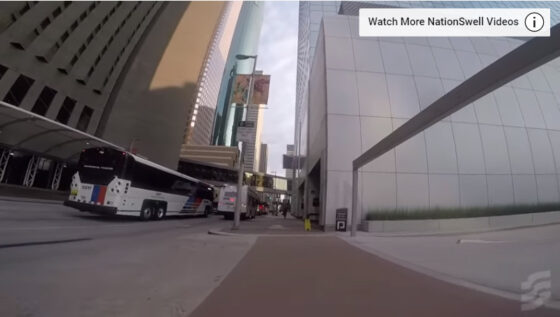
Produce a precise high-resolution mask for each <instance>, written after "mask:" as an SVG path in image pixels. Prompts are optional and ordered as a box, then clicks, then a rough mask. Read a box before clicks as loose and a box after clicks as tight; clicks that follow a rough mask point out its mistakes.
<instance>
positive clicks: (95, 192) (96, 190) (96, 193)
mask: <svg viewBox="0 0 560 317" xmlns="http://www.w3.org/2000/svg"><path fill="white" fill-rule="evenodd" d="M97 196H99V186H98V185H94V186H93V190H92V191H91V201H94V202H95V201H97Z"/></svg>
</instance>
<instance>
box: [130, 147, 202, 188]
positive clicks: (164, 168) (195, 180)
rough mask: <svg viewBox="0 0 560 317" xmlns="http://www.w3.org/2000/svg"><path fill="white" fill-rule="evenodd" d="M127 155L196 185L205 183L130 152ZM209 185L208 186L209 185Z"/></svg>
mask: <svg viewBox="0 0 560 317" xmlns="http://www.w3.org/2000/svg"><path fill="white" fill-rule="evenodd" d="M126 153H127V154H128V155H130V156H132V157H133V158H134V160H135V161H136V162H139V163H142V164H144V165H148V166H151V167H153V168H157V169H158V170H162V171H164V172H167V173H169V174H173V175H175V176H179V177H182V178H186V179H188V180H190V181H192V182H195V183H203V182H202V181H201V180H199V179H196V178H193V177H190V176H187V175H185V174H182V173H179V172H177V171H174V170H172V169H170V168H167V167H165V166H161V165H159V164H156V163H154V162H151V161H148V160H147V159H145V158H142V157H140V156H138V155H135V154H132V153H130V152H126ZM204 184H206V183H204ZM207 185H208V184H207ZM208 186H211V185H208Z"/></svg>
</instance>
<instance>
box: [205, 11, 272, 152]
mask: <svg viewBox="0 0 560 317" xmlns="http://www.w3.org/2000/svg"><path fill="white" fill-rule="evenodd" d="M264 5H265V3H264V2H253V1H245V2H243V6H242V8H241V12H240V13H239V18H238V21H237V25H236V27H235V33H234V35H233V40H232V43H231V47H230V50H229V54H228V58H227V61H226V65H225V68H224V74H223V78H222V82H221V85H220V93H219V95H218V102H217V106H216V114H215V117H214V128H213V129H214V130H213V134H212V144H214V145H226V146H236V145H237V139H236V137H235V134H236V132H237V124H238V122H239V121H241V120H243V119H244V118H245V117H246V114H247V111H246V108H244V107H233V106H232V104H231V103H230V102H229V101H230V99H229V98H230V91H231V83H232V80H233V78H234V77H233V75H234V74H250V73H251V71H252V70H253V68H254V63H255V59H253V58H247V59H243V60H238V59H237V55H246V56H254V55H256V54H257V51H258V44H259V38H260V34H261V27H262V22H263V13H264Z"/></svg>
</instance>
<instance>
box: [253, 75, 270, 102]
mask: <svg viewBox="0 0 560 317" xmlns="http://www.w3.org/2000/svg"><path fill="white" fill-rule="evenodd" d="M253 78H254V84H253V96H252V98H251V104H253V105H266V104H267V103H268V89H269V88H270V75H255V76H254V77H253Z"/></svg>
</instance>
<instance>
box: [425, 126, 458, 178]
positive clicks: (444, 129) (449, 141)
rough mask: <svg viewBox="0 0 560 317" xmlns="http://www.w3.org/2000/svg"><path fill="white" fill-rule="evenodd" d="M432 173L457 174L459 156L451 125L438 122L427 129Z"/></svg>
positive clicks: (429, 161)
mask: <svg viewBox="0 0 560 317" xmlns="http://www.w3.org/2000/svg"><path fill="white" fill-rule="evenodd" d="M425 133H426V150H427V153H428V170H429V171H430V173H457V155H456V152H455V141H454V139H453V131H452V129H451V123H449V122H438V123H436V124H434V125H433V126H431V127H429V128H428V129H426V132H425Z"/></svg>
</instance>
